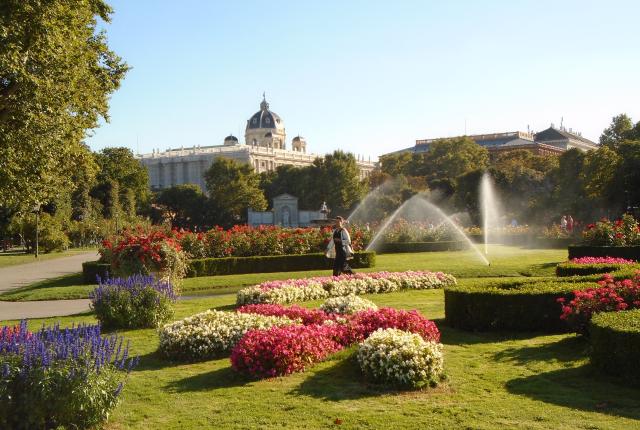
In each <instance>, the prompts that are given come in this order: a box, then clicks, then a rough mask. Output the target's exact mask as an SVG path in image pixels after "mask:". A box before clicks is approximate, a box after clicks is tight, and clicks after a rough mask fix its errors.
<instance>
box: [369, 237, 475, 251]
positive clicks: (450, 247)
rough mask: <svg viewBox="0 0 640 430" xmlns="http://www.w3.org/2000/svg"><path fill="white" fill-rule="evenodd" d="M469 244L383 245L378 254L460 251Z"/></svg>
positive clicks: (449, 242) (452, 242) (403, 243)
mask: <svg viewBox="0 0 640 430" xmlns="http://www.w3.org/2000/svg"><path fill="white" fill-rule="evenodd" d="M468 247H469V244H468V243H467V242H466V241H464V240H456V241H443V242H394V243H383V244H382V245H381V246H380V247H379V250H378V252H379V253H381V254H395V253H402V252H437V251H461V250H463V249H467V248H468Z"/></svg>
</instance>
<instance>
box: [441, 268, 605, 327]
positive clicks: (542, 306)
mask: <svg viewBox="0 0 640 430" xmlns="http://www.w3.org/2000/svg"><path fill="white" fill-rule="evenodd" d="M589 287H597V284H596V283H595V282H585V279H584V278H573V279H571V278H567V279H563V280H561V281H559V280H554V279H545V280H542V281H526V280H525V281H511V282H495V281H494V282H489V283H487V285H485V286H475V287H464V286H459V285H458V286H452V287H446V288H445V290H444V300H445V301H444V309H445V319H446V323H447V325H449V326H451V327H455V328H461V329H464V330H473V331H491V330H511V331H544V332H550V333H558V332H565V331H567V330H568V326H567V323H566V322H565V321H563V320H561V319H560V313H561V306H560V304H559V303H558V302H557V299H558V297H565V298H566V299H571V298H572V296H573V294H572V293H573V291H575V290H579V289H586V288H589Z"/></svg>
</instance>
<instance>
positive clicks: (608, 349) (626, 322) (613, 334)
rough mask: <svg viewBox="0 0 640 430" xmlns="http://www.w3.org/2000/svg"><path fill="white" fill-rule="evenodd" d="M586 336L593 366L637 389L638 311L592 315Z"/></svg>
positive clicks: (639, 352)
mask: <svg viewBox="0 0 640 430" xmlns="http://www.w3.org/2000/svg"><path fill="white" fill-rule="evenodd" d="M589 335H590V342H591V363H592V364H593V366H594V367H596V368H597V369H599V370H600V371H602V372H603V373H606V374H609V375H614V376H620V377H622V378H624V380H625V381H628V382H629V383H630V384H632V385H638V386H640V366H638V363H640V309H636V310H632V311H622V312H602V313H599V314H596V315H594V316H593V318H592V319H591V323H590V325H589Z"/></svg>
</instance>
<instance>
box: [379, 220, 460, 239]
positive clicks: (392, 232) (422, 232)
mask: <svg viewBox="0 0 640 430" xmlns="http://www.w3.org/2000/svg"><path fill="white" fill-rule="evenodd" d="M457 235H458V233H457V232H456V231H455V230H454V229H453V228H451V227H450V226H449V225H447V224H445V223H441V224H438V225H433V224H429V223H423V222H415V221H411V222H409V221H406V220H398V221H396V222H394V223H393V224H392V225H391V226H389V227H387V229H386V230H385V231H384V242H385V243H403V242H441V241H449V240H454V239H455V238H456V236H457Z"/></svg>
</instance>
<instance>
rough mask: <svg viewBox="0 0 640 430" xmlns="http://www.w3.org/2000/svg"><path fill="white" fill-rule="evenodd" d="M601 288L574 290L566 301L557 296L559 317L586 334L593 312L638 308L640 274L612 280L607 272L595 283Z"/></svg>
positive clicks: (639, 300) (639, 304) (639, 303)
mask: <svg viewBox="0 0 640 430" xmlns="http://www.w3.org/2000/svg"><path fill="white" fill-rule="evenodd" d="M598 284H599V285H600V287H598V288H589V289H586V290H577V291H574V292H573V294H574V298H573V299H572V300H570V301H569V302H568V303H567V302H566V300H565V299H564V298H562V297H561V298H559V299H558V303H560V304H561V305H562V314H561V315H560V319H563V320H566V321H568V322H569V325H570V326H571V327H572V328H573V329H574V330H575V331H576V332H577V333H581V334H586V331H587V326H588V324H589V320H591V316H592V315H593V314H594V313H596V312H618V311H623V310H626V309H634V308H640V275H636V276H635V278H633V279H625V280H623V281H614V279H613V277H612V276H611V275H609V274H607V275H604V276H603V278H602V280H600V281H599V282H598Z"/></svg>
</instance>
